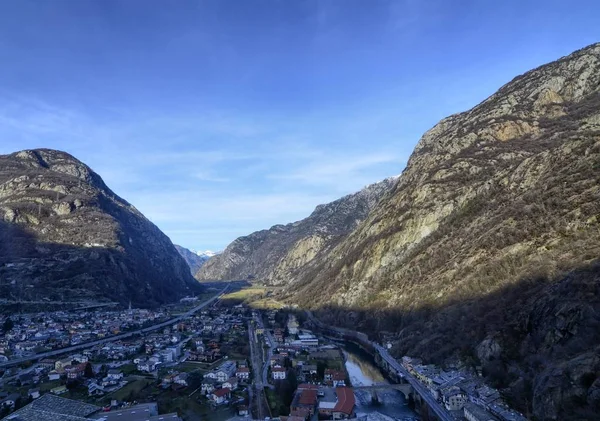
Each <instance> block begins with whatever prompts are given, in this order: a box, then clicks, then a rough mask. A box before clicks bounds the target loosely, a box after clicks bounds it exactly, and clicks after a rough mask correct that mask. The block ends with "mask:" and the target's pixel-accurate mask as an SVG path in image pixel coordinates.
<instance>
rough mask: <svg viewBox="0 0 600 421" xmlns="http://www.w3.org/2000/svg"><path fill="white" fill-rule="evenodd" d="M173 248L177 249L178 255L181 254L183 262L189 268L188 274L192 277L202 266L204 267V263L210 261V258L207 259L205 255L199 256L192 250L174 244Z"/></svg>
mask: <svg viewBox="0 0 600 421" xmlns="http://www.w3.org/2000/svg"><path fill="white" fill-rule="evenodd" d="M175 248H176V249H177V251H178V252H179V254H181V257H183V260H185V262H186V263H187V264H188V266H189V267H190V272H191V273H192V275H195V274H196V272H198V271H199V270H200V268H201V267H202V265H204V263H206V261H207V260H208V259H210V257H212V256H210V257H209V256H207V255H205V254H202V255H200V254H197V253H194V252H193V251H192V250H188V249H186V248H185V247H181V246H178V245H177V244H175Z"/></svg>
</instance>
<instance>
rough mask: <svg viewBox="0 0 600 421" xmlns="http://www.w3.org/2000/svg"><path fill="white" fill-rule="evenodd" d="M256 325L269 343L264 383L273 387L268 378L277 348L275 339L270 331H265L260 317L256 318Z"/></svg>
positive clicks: (264, 366) (264, 368)
mask: <svg viewBox="0 0 600 421" xmlns="http://www.w3.org/2000/svg"><path fill="white" fill-rule="evenodd" d="M256 323H257V324H258V326H259V327H260V328H261V329H262V330H263V332H265V333H264V335H263V336H264V338H265V341H266V342H267V345H268V346H269V351H268V352H267V358H265V363H264V365H263V369H262V383H263V385H264V386H266V387H273V386H272V385H271V384H269V378H268V377H269V365H270V361H271V357H272V356H273V349H274V348H275V339H273V335H271V332H270V331H269V330H268V329H265V326H264V324H263V321H262V319H261V318H260V317H256Z"/></svg>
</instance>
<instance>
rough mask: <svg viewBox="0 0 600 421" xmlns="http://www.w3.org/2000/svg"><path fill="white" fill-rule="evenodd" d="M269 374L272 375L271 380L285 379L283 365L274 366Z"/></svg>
mask: <svg viewBox="0 0 600 421" xmlns="http://www.w3.org/2000/svg"><path fill="white" fill-rule="evenodd" d="M271 375H272V376H273V380H285V377H286V370H285V368H283V367H275V368H274V369H273V370H272V371H271Z"/></svg>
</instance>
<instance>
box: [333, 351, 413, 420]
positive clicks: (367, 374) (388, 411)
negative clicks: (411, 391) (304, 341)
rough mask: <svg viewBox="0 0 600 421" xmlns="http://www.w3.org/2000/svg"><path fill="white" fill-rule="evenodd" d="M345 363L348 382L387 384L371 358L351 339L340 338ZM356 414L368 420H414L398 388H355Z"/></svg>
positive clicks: (358, 384)
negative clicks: (373, 389)
mask: <svg viewBox="0 0 600 421" xmlns="http://www.w3.org/2000/svg"><path fill="white" fill-rule="evenodd" d="M341 346H342V350H343V352H344V360H345V367H346V371H347V373H348V376H349V379H350V382H351V383H352V386H354V387H356V386H373V385H383V384H390V381H389V379H388V378H387V376H386V375H385V373H384V372H383V371H382V370H381V369H380V368H379V367H378V366H377V364H376V362H375V358H374V357H373V356H372V355H370V354H369V353H367V352H366V351H365V350H363V349H362V348H360V347H359V346H358V345H356V344H353V343H351V342H344V343H343V344H342V345H341ZM354 395H355V397H356V414H357V416H366V417H367V420H368V421H392V420H401V421H409V420H418V419H419V417H418V415H417V413H416V412H415V411H413V410H412V409H411V408H410V407H409V406H408V402H407V400H406V398H405V397H404V395H403V394H402V392H400V391H398V390H394V389H383V390H377V391H368V390H355V391H354Z"/></svg>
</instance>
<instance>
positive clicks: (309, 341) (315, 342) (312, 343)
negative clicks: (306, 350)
mask: <svg viewBox="0 0 600 421" xmlns="http://www.w3.org/2000/svg"><path fill="white" fill-rule="evenodd" d="M298 339H299V340H300V343H301V344H302V346H304V347H316V346H319V339H318V338H317V337H316V336H315V335H311V334H302V335H298Z"/></svg>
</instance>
